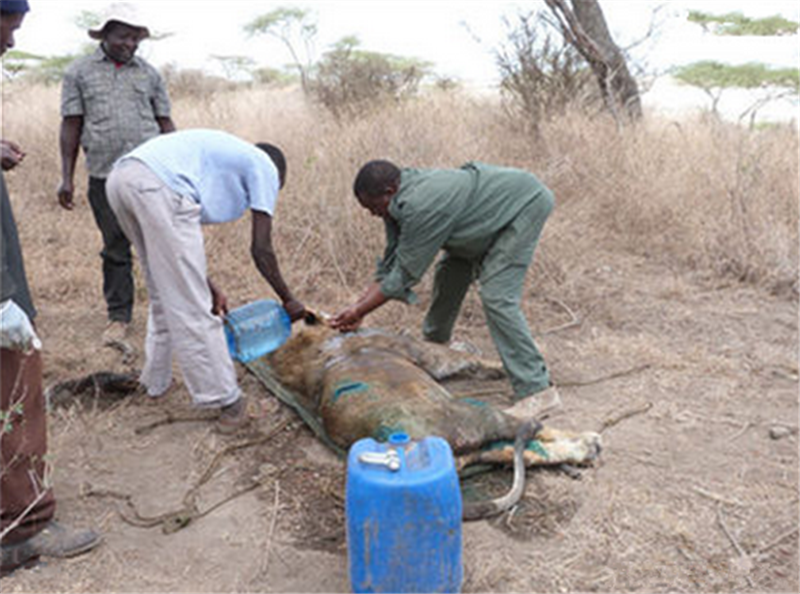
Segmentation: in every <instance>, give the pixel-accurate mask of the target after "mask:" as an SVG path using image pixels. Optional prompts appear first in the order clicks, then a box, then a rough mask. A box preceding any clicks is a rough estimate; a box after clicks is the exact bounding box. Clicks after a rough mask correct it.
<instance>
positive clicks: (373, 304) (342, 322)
mask: <svg viewBox="0 0 800 594" xmlns="http://www.w3.org/2000/svg"><path fill="white" fill-rule="evenodd" d="M387 301H389V298H388V297H386V295H384V294H383V291H381V284H380V283H379V282H375V283H372V284H371V285H370V286H368V287H367V290H366V291H364V294H363V295H362V296H361V298H360V299H359V300H358V301H356V302H355V304H353V305H351V306H350V307H348V308H347V309H345V310H343V311H340V312H339V313H338V314H336V315H335V316H334V317H333V319H332V320H331V321H330V325H331V327H333V328H336V329H337V330H341V331H342V332H352V331H353V330H356V329H358V327H359V326H360V325H361V322H362V321H363V319H364V317H365V316H366V315H367V314H369V313H370V312H373V311H375V310H376V309H378V308H379V307H380V306H381V305H383V304H384V303H386V302H387Z"/></svg>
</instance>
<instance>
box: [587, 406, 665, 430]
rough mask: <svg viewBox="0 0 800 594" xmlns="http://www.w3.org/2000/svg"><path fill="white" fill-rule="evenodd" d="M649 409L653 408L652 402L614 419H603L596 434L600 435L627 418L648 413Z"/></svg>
mask: <svg viewBox="0 0 800 594" xmlns="http://www.w3.org/2000/svg"><path fill="white" fill-rule="evenodd" d="M651 408H653V403H652V402H645V403H644V404H643V405H642V406H640V407H638V408H634V409H632V410H628V411H625V412H623V413H620V414H619V415H617V416H616V417H609V418H607V419H605V420H604V421H603V422H602V423H601V424H600V429H598V430H597V432H598V433H602V432H603V431H605V430H606V429H608V428H610V427H613V426H614V425H616V424H617V423H619V422H620V421H624V420H625V419H629V418H631V417H633V416H636V415H641V414H644V413H646V412H647V411H649V410H650V409H651Z"/></svg>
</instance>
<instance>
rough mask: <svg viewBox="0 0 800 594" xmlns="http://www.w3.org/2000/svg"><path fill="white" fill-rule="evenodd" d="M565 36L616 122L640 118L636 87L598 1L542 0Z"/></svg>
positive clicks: (639, 100)
mask: <svg viewBox="0 0 800 594" xmlns="http://www.w3.org/2000/svg"><path fill="white" fill-rule="evenodd" d="M545 2H546V4H547V6H548V8H550V11H551V12H552V13H553V14H554V15H555V17H556V19H558V22H559V24H560V26H561V31H562V33H563V35H564V38H565V39H566V40H567V41H569V43H571V44H572V45H573V46H574V47H575V49H577V50H578V52H580V54H581V56H583V58H584V59H585V60H586V61H587V62H588V63H589V66H590V67H591V69H592V72H593V73H594V76H595V79H596V80H597V84H598V85H599V86H600V91H601V93H602V95H603V100H604V101H605V105H606V107H607V108H608V110H609V111H610V112H611V114H612V115H613V116H614V119H615V120H616V121H617V123H618V124H622V122H623V118H625V119H627V120H629V121H635V120H638V119H640V118H641V117H642V103H641V99H640V96H639V86H638V84H637V83H636V79H635V78H634V77H633V75H631V73H630V71H629V70H628V65H627V62H626V60H625V55H624V54H623V52H622V50H621V49H620V48H619V46H617V44H616V43H615V42H614V40H613V38H612V37H611V33H610V32H609V30H608V25H607V24H606V19H605V16H604V15H603V11H602V9H601V8H600V3H599V2H598V0H545Z"/></svg>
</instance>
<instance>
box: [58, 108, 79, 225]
mask: <svg viewBox="0 0 800 594" xmlns="http://www.w3.org/2000/svg"><path fill="white" fill-rule="evenodd" d="M82 131H83V116H66V117H64V118H63V119H62V120H61V134H60V137H59V148H60V150H61V185H60V186H59V187H58V203H59V204H61V206H63V207H64V208H66V209H67V210H72V208H73V207H74V206H75V205H74V203H73V197H74V193H75V186H74V179H75V162H76V161H77V160H78V150H79V149H80V142H81V132H82Z"/></svg>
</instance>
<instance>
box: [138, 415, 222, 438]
mask: <svg viewBox="0 0 800 594" xmlns="http://www.w3.org/2000/svg"><path fill="white" fill-rule="evenodd" d="M214 418H215V416H214V415H191V416H187V417H180V416H175V415H173V414H172V413H171V412H168V413H167V416H166V417H165V418H163V419H159V420H158V421H153V422H152V423H149V424H147V425H142V426H141V427H137V428H136V429H134V431H133V432H134V433H135V434H136V435H144V434H146V433H150V432H151V431H152V430H153V429H155V428H156V427H161V426H162V425H171V424H173V423H199V422H205V421H210V420H212V419H214Z"/></svg>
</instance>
